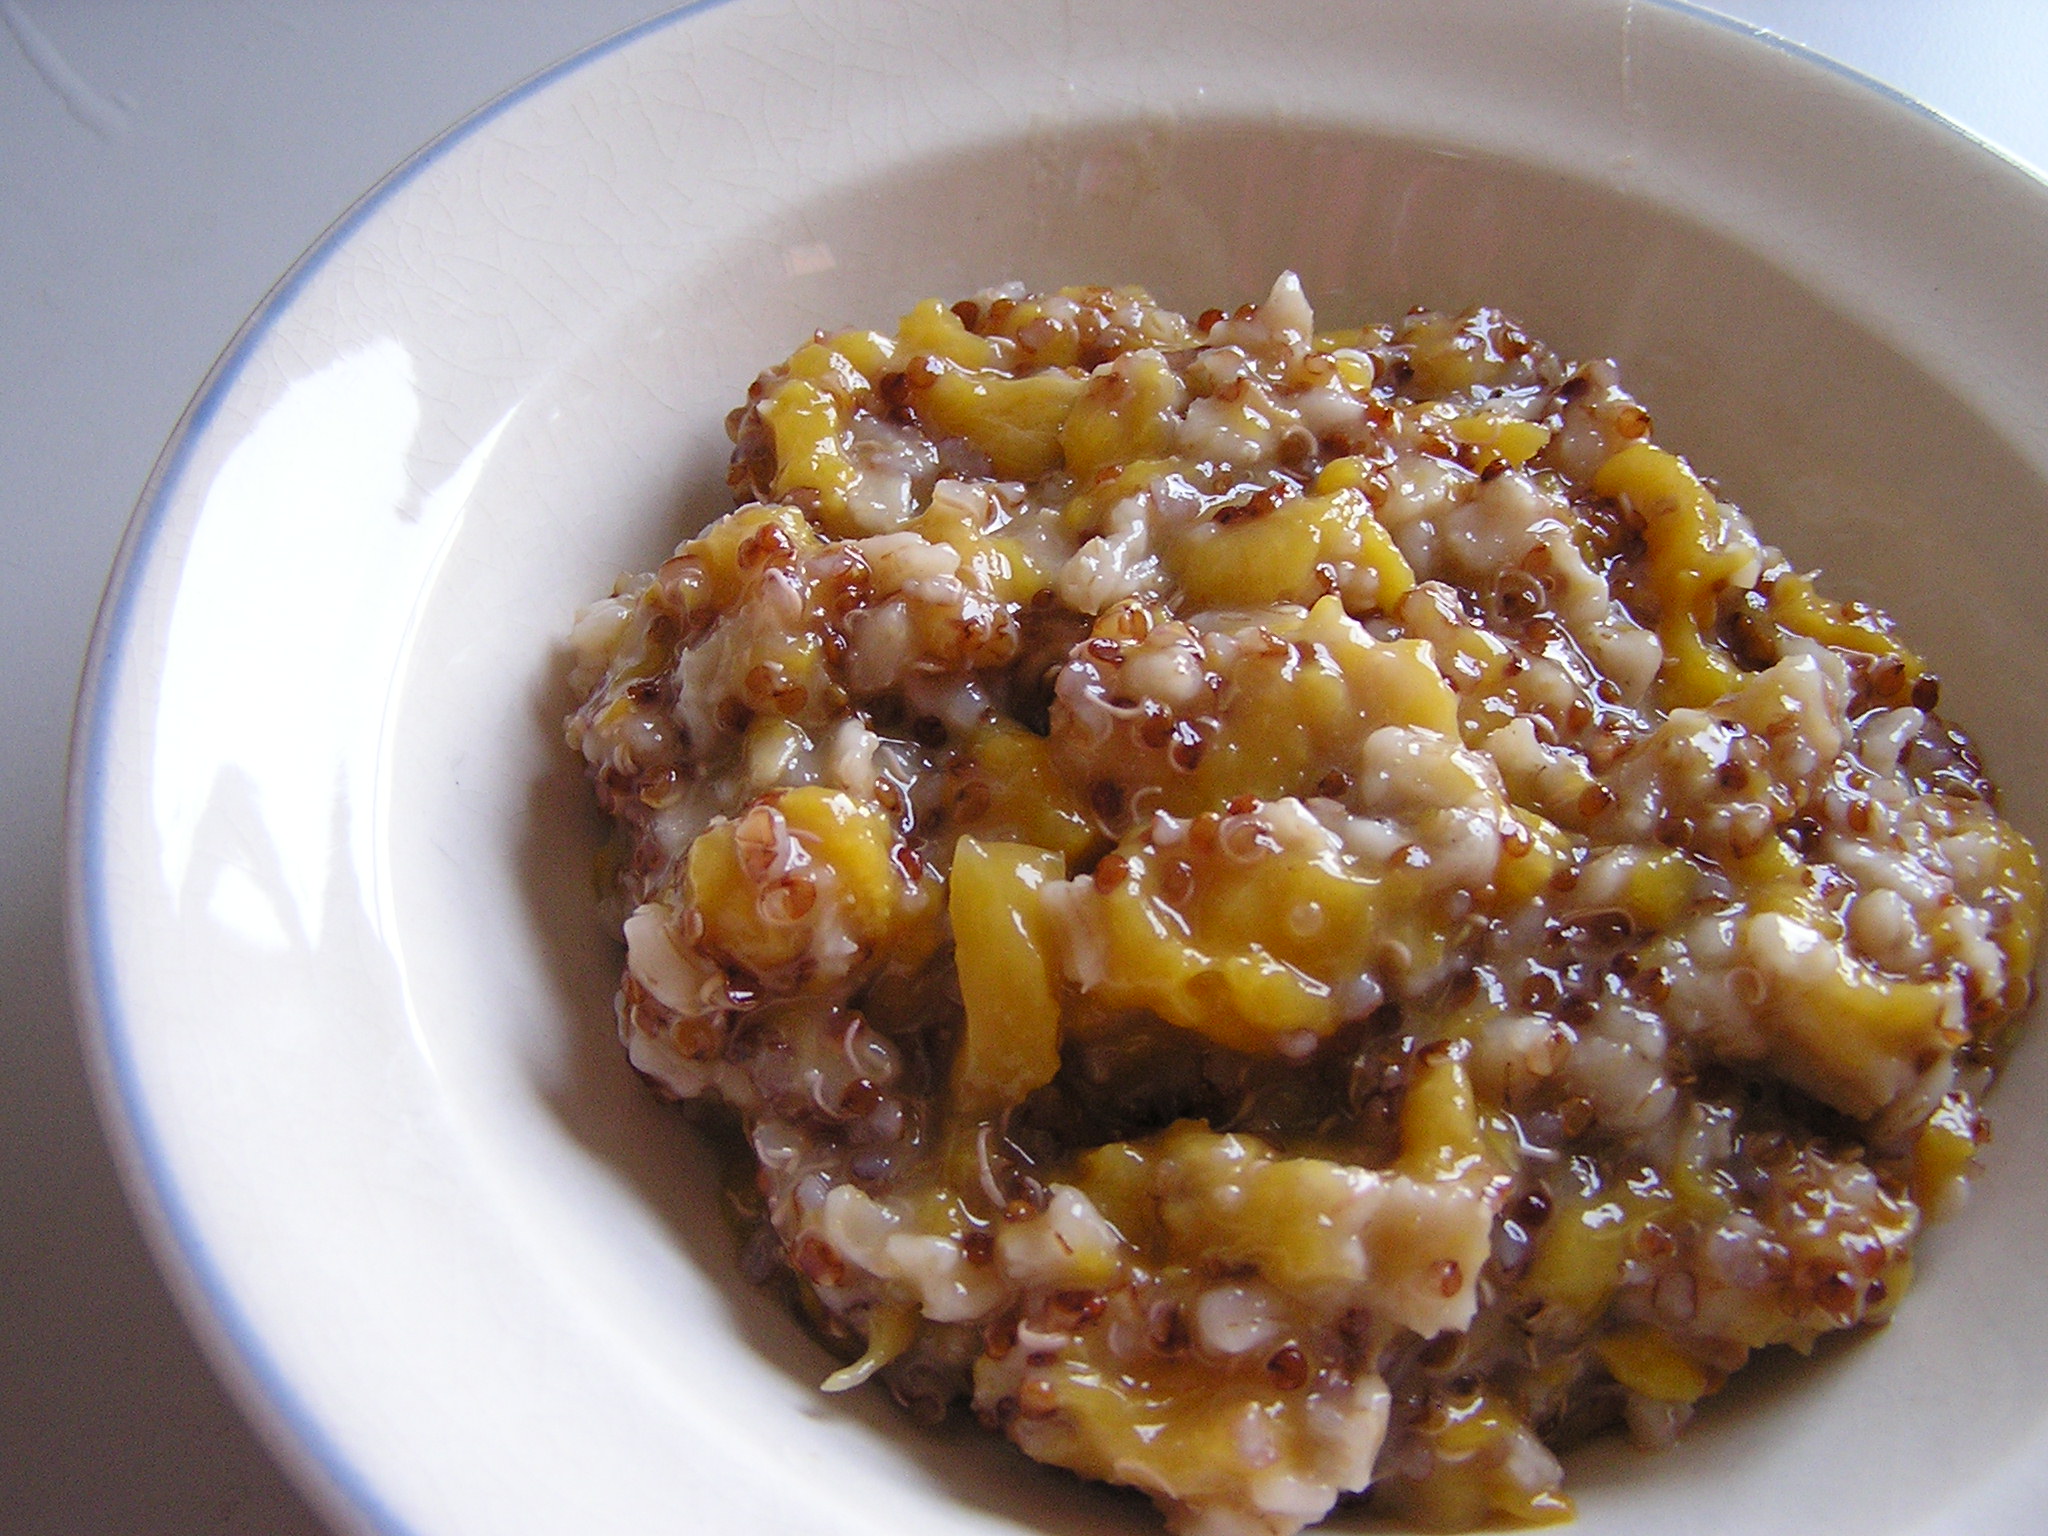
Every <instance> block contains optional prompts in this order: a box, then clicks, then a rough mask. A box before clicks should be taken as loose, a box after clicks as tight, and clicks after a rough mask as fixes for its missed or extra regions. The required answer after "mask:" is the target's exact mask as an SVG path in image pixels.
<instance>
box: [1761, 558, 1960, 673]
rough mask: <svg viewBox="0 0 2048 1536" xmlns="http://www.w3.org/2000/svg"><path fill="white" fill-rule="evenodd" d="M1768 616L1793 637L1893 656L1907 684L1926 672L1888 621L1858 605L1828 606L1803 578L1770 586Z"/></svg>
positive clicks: (1785, 579)
mask: <svg viewBox="0 0 2048 1536" xmlns="http://www.w3.org/2000/svg"><path fill="white" fill-rule="evenodd" d="M1770 608H1771V617H1772V618H1774V619H1776V620H1777V621H1778V622H1779V623H1780V624H1782V625H1784V626H1785V628H1787V629H1789V630H1791V631H1792V632H1793V633H1794V634H1796V635H1804V636H1806V637H1807V638H1808V639H1809V640H1818V641H1819V642H1820V643H1821V644H1822V645H1832V646H1836V647H1839V648H1840V649H1842V650H1845V651H1861V652H1863V653H1864V654H1866V655H1870V656H1896V657H1898V659H1899V660H1900V661H1902V662H1904V663H1905V664H1906V679H1905V681H1906V685H1907V687H1910V686H1911V685H1912V682H1913V679H1915V678H1917V677H1918V676H1919V675H1920V674H1921V673H1922V672H1924V671H1926V670H1927V668H1926V664H1925V663H1924V662H1922V661H1921V660H1920V658H1919V657H1918V656H1916V655H1915V654H1914V653H1913V652H1912V651H1909V650H1908V649H1906V647H1905V646H1903V645H1901V644H1900V643H1899V641H1898V639H1897V638H1896V637H1895V636H1894V635H1893V634H1892V633H1891V628H1890V621H1889V620H1887V619H1885V618H1884V617H1883V615H1881V614H1875V613H1872V612H1870V611H1869V610H1868V609H1865V608H1863V607H1861V606H1860V605H1858V604H1841V603H1831V602H1829V601H1828V600H1827V599H1826V598H1824V597H1822V596H1821V595H1820V593H1819V592H1817V591H1815V590H1814V585H1813V582H1812V581H1811V580H1809V579H1808V578H1807V577H1805V576H1798V575H1785V576H1780V577H1779V578H1778V579H1777V580H1776V581H1774V582H1772V583H1771V596H1770Z"/></svg>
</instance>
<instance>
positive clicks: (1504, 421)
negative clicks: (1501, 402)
mask: <svg viewBox="0 0 2048 1536" xmlns="http://www.w3.org/2000/svg"><path fill="white" fill-rule="evenodd" d="M1451 436H1452V437H1454V438H1456V439H1457V440H1458V441H1459V442H1461V443H1471V444H1473V445H1474V446H1475V447H1477V448H1478V449H1479V467H1480V468H1481V469H1484V468H1486V466H1487V465H1489V464H1491V463H1493V462H1494V460H1496V459H1505V460H1507V462H1508V463H1510V464H1512V465H1514V466H1515V468H1517V469H1520V468H1521V467H1522V466H1523V465H1524V464H1526V463H1528V462H1529V460H1531V459H1533V458H1535V457H1536V455H1537V454H1539V453H1541V452H1542V451H1543V449H1544V446H1545V445H1546V444H1548V443H1549V441H1550V428H1548V427H1545V426H1539V425H1538V424H1537V423H1535V422H1533V421H1523V420H1522V419H1521V418H1520V417H1518V416H1495V415H1486V414H1475V415H1471V416H1460V417H1459V418H1458V419H1457V420H1456V421H1454V422H1452V423H1451Z"/></svg>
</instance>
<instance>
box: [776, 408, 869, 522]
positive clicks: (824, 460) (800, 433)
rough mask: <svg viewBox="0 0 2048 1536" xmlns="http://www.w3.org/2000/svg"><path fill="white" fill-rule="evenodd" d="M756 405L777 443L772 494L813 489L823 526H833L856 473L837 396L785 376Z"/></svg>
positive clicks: (844, 504)
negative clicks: (850, 456) (850, 458)
mask: <svg viewBox="0 0 2048 1536" xmlns="http://www.w3.org/2000/svg"><path fill="white" fill-rule="evenodd" d="M758 409H759V411H760V413H761V419H762V420H763V421H765V422H766V423H767V424H768V430H769V432H770V434H771V435H772V436H773V438H774V441H775V486H774V491H775V494H776V495H777V496H788V495H789V494H790V493H791V492H793V491H799V490H808V491H812V492H814V493H816V495H817V498H818V507H819V510H820V511H821V513H823V515H824V517H825V521H826V526H827V527H828V528H830V527H833V526H834V521H833V520H834V519H836V518H837V517H839V516H841V515H842V514H844V512H845V511H846V493H847V491H848V489H849V488H850V487H851V486H852V485H853V477H854V468H853V464H852V462H851V460H849V459H848V458H847V455H846V442H845V438H844V436H843V434H844V432H845V428H846V423H845V421H844V420H843V418H842V413H841V410H840V407H839V402H838V400H837V399H836V398H835V397H834V396H833V395H832V393H831V392H830V391H829V390H827V389H824V388H823V387H821V386H820V385H817V384H814V383H812V382H811V381H810V380H808V379H789V380H787V381H786V382H784V383H783V384H781V385H779V386H778V387H777V388H776V389H775V391H774V392H773V393H772V394H770V395H769V396H768V397H767V398H766V399H764V400H763V401H762V402H761V403H760V405H759V407H758ZM849 531H850V530H849Z"/></svg>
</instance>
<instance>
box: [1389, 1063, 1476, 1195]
mask: <svg viewBox="0 0 2048 1536" xmlns="http://www.w3.org/2000/svg"><path fill="white" fill-rule="evenodd" d="M1485 1160H1486V1144H1485V1141H1484V1140H1483V1138H1482V1137H1481V1135H1480V1128H1479V1106H1478V1103H1477V1101H1476V1100H1475V1099H1474V1098H1473V1095H1472V1079H1471V1077H1470V1076H1469V1075H1468V1074H1467V1073H1466V1071H1465V1064H1464V1063H1463V1062H1462V1061H1460V1060H1458V1058H1457V1057H1456V1056H1453V1055H1450V1054H1448V1053H1446V1054H1443V1055H1439V1056H1436V1057H1433V1058H1429V1059H1426V1060H1425V1061H1424V1063H1423V1066H1422V1072H1421V1075H1420V1076H1418V1077H1417V1078H1416V1080H1415V1081H1414V1082H1413V1083H1411V1084H1410V1085H1409V1087H1408V1094H1407V1097H1405V1098H1404V1099H1402V1101H1401V1155H1400V1157H1399V1158H1398V1159H1397V1160H1396V1161H1395V1163H1394V1167H1395V1168H1396V1169H1398V1170H1399V1171H1400V1172H1402V1173H1405V1174H1407V1175H1408V1176H1409V1177H1410V1178H1414V1179H1455V1178H1459V1177H1461V1176H1462V1175H1464V1174H1466V1173H1469V1172H1471V1171H1472V1170H1473V1169H1474V1168H1476V1167H1478V1166H1479V1165H1480V1164H1481V1163H1482V1162H1484V1161H1485Z"/></svg>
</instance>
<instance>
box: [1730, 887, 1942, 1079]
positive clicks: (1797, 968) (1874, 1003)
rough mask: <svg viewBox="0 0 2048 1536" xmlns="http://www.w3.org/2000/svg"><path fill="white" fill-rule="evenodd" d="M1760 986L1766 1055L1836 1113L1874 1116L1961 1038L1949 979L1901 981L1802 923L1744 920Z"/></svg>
mask: <svg viewBox="0 0 2048 1536" xmlns="http://www.w3.org/2000/svg"><path fill="white" fill-rule="evenodd" d="M1745 936H1746V943H1747V945H1748V948H1749V950H1750V953H1751V954H1752V956H1755V957H1757V959H1758V960H1759V964H1758V971H1759V973H1760V974H1761V975H1762V976H1763V978H1764V980H1765V983H1766V992H1765V997H1764V1001H1763V1005H1762V1012H1763V1015H1764V1017H1765V1018H1766V1019H1767V1020H1768V1021H1769V1025H1770V1031H1769V1033H1770V1043H1769V1047H1768V1052H1767V1055H1768V1059H1769V1060H1770V1062H1771V1064H1772V1065H1773V1066H1774V1067H1776V1068H1777V1070H1778V1071H1779V1072H1780V1073H1782V1074H1783V1075H1784V1077H1785V1078H1786V1079H1787V1080H1788V1081H1790V1082H1792V1083H1794V1084H1796V1085H1797V1086H1798V1087H1800V1088H1803V1089H1805V1090H1806V1091H1807V1092H1808V1093H1810V1094H1812V1095H1813V1096H1814V1097H1815V1098H1817V1099H1819V1100H1821V1101H1822V1102H1823V1103H1827V1104H1832V1105H1833V1106H1834V1107H1835V1108H1836V1109H1839V1110H1841V1111H1842V1113H1843V1114H1845V1115H1851V1116H1854V1117H1855V1118H1857V1119H1864V1118H1867V1117H1869V1116H1871V1115H1874V1114H1876V1113H1877V1112H1878V1111H1879V1110H1881V1109H1883V1108H1884V1107H1885V1106H1886V1105H1887V1104H1889V1103H1891V1102H1892V1100H1894V1099H1895V1098H1897V1097H1898V1096H1899V1094H1901V1093H1903V1092H1904V1091H1905V1090H1906V1089H1907V1088H1909V1087H1910V1086H1911V1085H1912V1083H1913V1082H1914V1080H1915V1079H1916V1078H1917V1077H1918V1076H1919V1074H1920V1073H1921V1072H1922V1071H1923V1070H1924V1069H1925V1068H1926V1067H1927V1066H1929V1065H1931V1064H1932V1063H1933V1062H1934V1061H1935V1060H1937V1059H1939V1058H1940V1057H1941V1056H1943V1055H1945V1054H1946V1053H1948V1052H1950V1051H1953V1050H1954V1049H1955V1048H1956V1047H1957V1046H1958V1045H1960V1044H1962V1043H1963V1041H1964V1039H1966V1038H1967V1031H1966V1029H1965V1028H1964V1025H1963V1021H1962V997H1961V993H1960V990H1959V989H1958V987H1957V986H1956V984H1955V983H1954V982H1952V981H1926V982H1918V981H1900V980H1897V979H1895V978H1893V977H1889V976H1885V975H1883V974H1881V973H1880V972H1878V971H1876V970H1874V969H1872V968H1871V967H1870V966H1868V965H1866V964H1865V963H1863V962H1862V961H1861V960H1858V959H1857V958H1856V957H1855V956H1853V955H1851V954H1850V953H1849V952H1848V951H1847V950H1846V949H1844V948H1843V946H1842V945H1841V944H1839V943H1838V942H1836V941H1835V940H1833V939H1832V938H1830V937H1829V936H1828V935H1826V934H1824V933H1822V932H1820V931H1819V930H1818V929H1817V928H1815V927H1814V926H1812V925H1811V924H1809V923H1806V922H1803V921H1801V920H1800V919H1798V918H1795V917H1790V916H1787V915H1785V914H1783V913H1778V912H1765V913H1760V914H1758V915H1757V916H1755V917H1753V918H1751V919H1750V920H1749V922H1748V923H1747V924H1746V925H1745Z"/></svg>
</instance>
